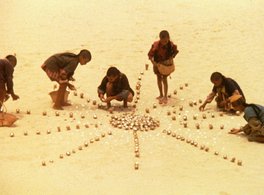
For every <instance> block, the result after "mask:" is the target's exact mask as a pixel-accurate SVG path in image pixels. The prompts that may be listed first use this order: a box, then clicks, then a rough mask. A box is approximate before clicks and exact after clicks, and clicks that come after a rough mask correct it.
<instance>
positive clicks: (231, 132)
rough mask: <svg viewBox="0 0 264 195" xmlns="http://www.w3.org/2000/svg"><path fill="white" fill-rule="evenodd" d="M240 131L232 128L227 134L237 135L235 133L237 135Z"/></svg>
mask: <svg viewBox="0 0 264 195" xmlns="http://www.w3.org/2000/svg"><path fill="white" fill-rule="evenodd" d="M241 131H242V130H241V129H237V128H233V129H231V130H230V131H229V132H228V133H229V134H237V133H239V132H241Z"/></svg>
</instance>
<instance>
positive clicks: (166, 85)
mask: <svg viewBox="0 0 264 195" xmlns="http://www.w3.org/2000/svg"><path fill="white" fill-rule="evenodd" d="M162 81H163V86H164V96H165V98H167V96H168V79H167V76H163V79H162Z"/></svg>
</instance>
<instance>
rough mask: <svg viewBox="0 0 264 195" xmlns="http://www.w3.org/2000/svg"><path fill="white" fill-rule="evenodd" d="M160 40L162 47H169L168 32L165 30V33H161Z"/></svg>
mask: <svg viewBox="0 0 264 195" xmlns="http://www.w3.org/2000/svg"><path fill="white" fill-rule="evenodd" d="M159 38H160V43H161V44H162V45H167V44H168V42H169V41H170V34H169V32H168V31H166V30H163V31H161V32H160V34H159Z"/></svg>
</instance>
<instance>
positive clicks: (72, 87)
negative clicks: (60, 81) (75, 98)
mask: <svg viewBox="0 0 264 195" xmlns="http://www.w3.org/2000/svg"><path fill="white" fill-rule="evenodd" d="M68 87H69V89H70V90H76V88H75V86H74V85H73V84H70V83H68Z"/></svg>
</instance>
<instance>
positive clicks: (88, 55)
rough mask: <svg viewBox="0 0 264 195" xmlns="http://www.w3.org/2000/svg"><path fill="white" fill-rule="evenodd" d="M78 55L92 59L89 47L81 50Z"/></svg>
mask: <svg viewBox="0 0 264 195" xmlns="http://www.w3.org/2000/svg"><path fill="white" fill-rule="evenodd" d="M78 56H82V57H83V58H86V59H89V60H91V59H92V55H91V52H90V51H88V50H87V49H82V50H81V51H80V53H79V54H78Z"/></svg>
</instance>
